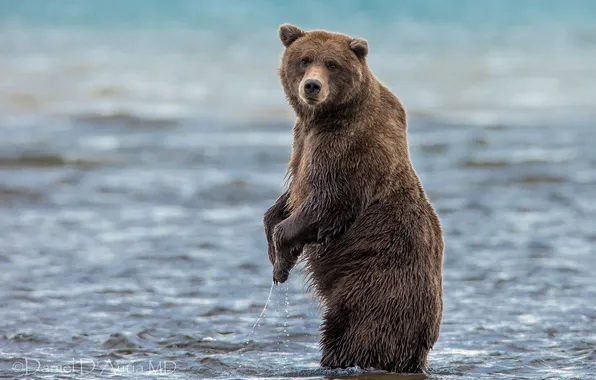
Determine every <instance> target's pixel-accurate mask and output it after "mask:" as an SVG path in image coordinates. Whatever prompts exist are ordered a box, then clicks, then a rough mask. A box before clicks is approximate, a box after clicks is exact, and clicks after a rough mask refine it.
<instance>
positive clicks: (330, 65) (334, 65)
mask: <svg viewBox="0 0 596 380" xmlns="http://www.w3.org/2000/svg"><path fill="white" fill-rule="evenodd" d="M326 65H327V68H328V69H329V70H335V69H337V68H338V66H337V63H335V62H327V63H326Z"/></svg>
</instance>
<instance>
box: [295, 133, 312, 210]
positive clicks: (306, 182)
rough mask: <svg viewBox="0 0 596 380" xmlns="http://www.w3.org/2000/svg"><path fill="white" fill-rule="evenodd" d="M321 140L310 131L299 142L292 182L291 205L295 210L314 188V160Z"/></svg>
mask: <svg viewBox="0 0 596 380" xmlns="http://www.w3.org/2000/svg"><path fill="white" fill-rule="evenodd" d="M318 145H319V141H317V139H316V135H315V133H314V132H308V133H306V134H305V136H304V137H303V139H302V141H301V142H300V144H299V147H298V150H299V151H297V152H294V153H295V154H297V155H298V157H296V158H297V159H296V161H295V162H294V167H293V168H292V171H293V173H292V182H291V183H290V207H291V209H292V211H293V210H295V209H296V208H298V207H299V206H300V205H301V204H302V202H304V200H305V199H306V197H307V196H308V194H309V193H310V191H311V189H312V177H313V175H314V174H316V173H313V170H316V168H315V165H313V160H315V159H316V158H315V156H316V154H317V149H318Z"/></svg>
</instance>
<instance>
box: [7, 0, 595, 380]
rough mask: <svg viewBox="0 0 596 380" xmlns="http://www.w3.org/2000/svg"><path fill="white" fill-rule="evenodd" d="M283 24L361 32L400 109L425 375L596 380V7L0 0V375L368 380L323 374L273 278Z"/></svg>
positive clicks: (284, 289) (302, 300) (301, 317)
mask: <svg viewBox="0 0 596 380" xmlns="http://www.w3.org/2000/svg"><path fill="white" fill-rule="evenodd" d="M285 22H289V23H294V24H296V25H298V26H300V27H302V28H304V29H327V30H332V31H339V32H343V33H347V34H350V35H352V36H355V37H363V38H366V39H367V40H368V41H369V47H370V54H369V65H370V67H371V68H372V70H373V71H374V73H375V74H376V75H377V77H379V79H380V80H381V81H383V82H384V83H385V84H387V85H388V86H389V87H390V88H391V89H392V90H393V91H394V92H395V93H396V94H397V95H398V96H399V97H400V98H401V100H402V101H403V103H404V105H405V106H406V108H407V109H408V112H409V121H410V124H409V139H410V140H409V142H410V148H411V154H412V160H413V162H414V165H415V168H416V170H417V172H418V174H419V175H420V177H421V179H422V182H423V185H424V186H425V189H426V191H427V193H428V194H429V196H430V198H431V201H432V202H433V204H434V205H435V207H436V208H437V210H438V212H439V216H440V218H441V221H442V223H443V227H444V230H445V241H446V251H445V266H444V288H445V315H444V325H443V328H442V333H441V338H440V340H439V342H438V344H437V345H436V346H435V349H434V351H432V352H431V356H430V361H429V364H430V371H431V375H430V376H429V378H431V379H485V378H486V379H495V378H499V379H505V378H512V379H513V378H515V379H521V378H523V379H591V378H596V377H594V373H596V364H594V363H596V329H595V328H594V326H595V323H596V280H595V279H594V275H593V273H594V271H595V270H596V263H595V261H594V259H593V257H594V254H595V252H594V244H595V243H596V202H595V201H594V195H596V149H594V146H595V145H596V128H595V127H596V125H595V121H594V120H595V117H596V2H594V1H591V0H567V1H564V0H523V1H514V0H500V1H472V0H443V1H441V0H418V1H414V0H403V1H391V0H386V1H381V0H378V1H355V0H354V1H351V0H344V1H327V2H321V1H314V0H302V1H285V0H283V1H282V0H280V1H273V0H269V1H266V0H252V1H239V0H238V1H232V0H219V1H215V0H213V1H202V0H194V1H193V0H168V1H165V0H163V1H158V0H126V1H116V0H0V230H1V231H2V238H1V239H0V272H1V273H2V276H1V279H0V304H1V305H2V307H1V308H0V378H12V377H14V376H23V377H25V378H48V379H49V378H58V377H62V378H98V379H101V378H106V377H109V376H115V377H119V378H138V377H140V376H143V377H145V378H153V377H159V376H162V375H163V376H167V377H171V378H181V379H182V378H224V379H232V378H257V377H267V378H325V377H327V378H333V377H337V376H348V375H349V376H362V377H364V376H366V373H365V372H364V371H362V370H360V369H350V370H345V371H324V370H320V369H318V360H319V358H320V352H319V349H318V340H319V336H318V326H319V323H320V316H319V311H318V308H317V307H318V305H317V304H316V302H315V301H314V300H313V299H312V298H311V296H310V295H309V293H308V292H307V290H306V289H305V286H304V281H303V278H302V276H301V274H300V270H299V268H298V269H295V270H294V271H293V272H292V273H291V275H290V281H289V283H288V284H285V285H281V286H278V287H274V288H271V265H270V264H269V261H268V259H267V254H266V242H265V237H264V234H263V229H262V214H263V212H264V211H265V210H266V209H267V208H268V207H269V206H270V204H271V203H272V202H273V201H274V200H275V199H276V197H277V196H278V195H279V194H280V192H281V191H282V189H283V186H284V180H283V176H284V173H285V167H286V163H287V161H288V158H289V154H290V149H291V142H292V136H291V127H292V118H293V114H292V112H291V110H290V108H289V107H288V106H287V104H286V102H285V98H284V95H283V92H282V89H281V86H280V84H279V81H278V78H277V73H276V70H277V67H278V64H279V59H280V55H281V52H282V45H281V43H280V42H279V40H278V35H277V28H278V26H279V25H280V24H281V23H285ZM268 297H269V299H270V302H269V305H268V307H267V309H266V310H265V311H264V313H262V311H263V307H264V306H265V303H266V301H267V300H268ZM261 313H262V318H260V319H259V320H258V323H256V325H255V322H257V318H258V317H259V315H260V314H261ZM253 325H255V327H253ZM369 378H370V377H369Z"/></svg>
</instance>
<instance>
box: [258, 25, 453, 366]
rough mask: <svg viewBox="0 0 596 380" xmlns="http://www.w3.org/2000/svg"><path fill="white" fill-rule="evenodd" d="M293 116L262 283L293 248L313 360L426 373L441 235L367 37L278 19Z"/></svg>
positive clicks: (437, 315)
mask: <svg viewBox="0 0 596 380" xmlns="http://www.w3.org/2000/svg"><path fill="white" fill-rule="evenodd" d="M279 37H280V39H281V41H282V43H283V45H284V46H285V51H284V53H283V56H282V62H281V67H280V69H279V75H280V77H281V83H282V85H283V89H284V92H285V94H286V97H287V99H288V101H289V103H290V105H291V106H292V108H293V109H294V111H295V113H296V122H295V125H294V130H293V133H294V141H293V147H292V156H291V159H290V162H289V165H288V176H289V179H290V182H289V186H288V189H287V191H286V192H284V193H283V194H282V195H281V196H280V198H279V199H278V200H277V201H276V202H275V204H274V205H273V206H272V207H271V208H270V209H269V210H267V212H266V213H265V216H264V225H265V233H266V237H267V241H268V246H269V259H270V260H271V263H272V264H273V266H274V270H273V278H274V281H275V282H276V283H277V282H284V281H286V280H287V278H288V273H289V271H290V269H292V267H293V266H294V265H295V264H296V261H297V260H298V258H299V256H301V255H302V256H303V257H304V259H305V260H306V266H305V268H306V271H307V274H308V276H309V280H310V284H311V286H312V288H313V289H314V291H315V294H316V295H317V296H318V297H319V299H320V301H321V305H322V306H323V307H324V315H323V324H322V326H321V333H322V337H321V349H322V359H321V365H322V366H323V367H327V368H346V367H353V366H359V367H361V368H374V369H380V370H386V371H390V372H398V373H421V372H425V371H426V365H427V356H428V352H429V350H430V349H431V348H432V347H433V345H434V344H435V342H436V341H437V339H438V337H439V330H440V326H441V319H442V313H443V300H442V296H443V290H442V266H443V233H442V229H441V224H440V222H439V218H438V216H437V214H436V213H435V210H434V209H433V207H432V205H431V204H430V202H429V200H428V198H427V197H426V194H425V192H424V190H423V188H422V185H421V183H420V180H419V178H418V176H417V174H416V172H415V171H414V168H413V166H412V162H411V161H410V156H409V151H408V142H407V135H406V129H407V128H406V112H405V110H404V107H403V106H402V104H401V103H400V101H399V100H398V99H397V98H396V97H395V95H393V93H392V92H391V91H390V90H389V89H388V88H387V87H385V86H384V85H383V84H382V83H380V82H379V81H378V80H377V78H376V77H375V76H374V75H373V73H372V72H371V71H370V70H369V68H368V65H367V62H366V56H367V54H368V43H367V42H366V41H365V40H363V39H360V38H352V37H349V36H347V35H344V34H338V33H330V32H326V31H322V30H314V31H308V32H306V31H304V30H302V29H300V28H298V27H296V26H293V25H288V24H284V25H282V26H281V27H280V29H279Z"/></svg>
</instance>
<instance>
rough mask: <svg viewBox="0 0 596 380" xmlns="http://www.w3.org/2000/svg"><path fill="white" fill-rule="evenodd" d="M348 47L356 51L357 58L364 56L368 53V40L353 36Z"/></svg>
mask: <svg viewBox="0 0 596 380" xmlns="http://www.w3.org/2000/svg"><path fill="white" fill-rule="evenodd" d="M350 49H352V50H353V51H354V53H356V55H357V56H358V58H366V55H367V54H368V42H366V40H365V39H362V38H354V39H353V40H352V41H350Z"/></svg>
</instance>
